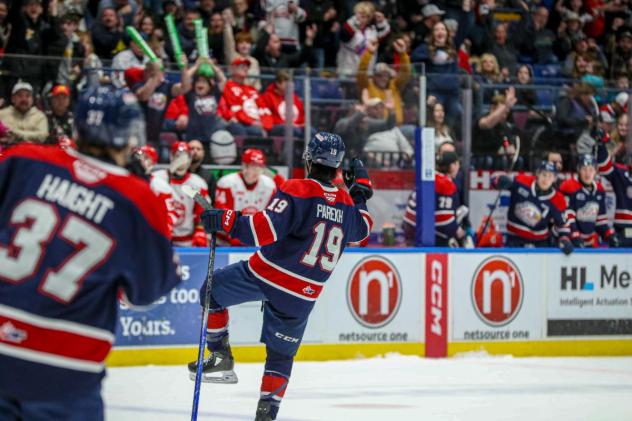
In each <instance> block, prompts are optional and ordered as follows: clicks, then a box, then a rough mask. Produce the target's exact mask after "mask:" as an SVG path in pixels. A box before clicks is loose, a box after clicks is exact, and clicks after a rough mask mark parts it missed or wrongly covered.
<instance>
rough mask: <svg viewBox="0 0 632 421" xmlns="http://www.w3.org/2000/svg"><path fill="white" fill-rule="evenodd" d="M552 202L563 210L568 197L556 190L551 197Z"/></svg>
mask: <svg viewBox="0 0 632 421" xmlns="http://www.w3.org/2000/svg"><path fill="white" fill-rule="evenodd" d="M551 203H552V204H553V206H555V207H556V208H557V209H558V210H559V211H563V210H565V209H566V199H565V198H564V195H563V194H562V193H560V192H559V191H556V192H555V193H554V194H553V197H552V198H551Z"/></svg>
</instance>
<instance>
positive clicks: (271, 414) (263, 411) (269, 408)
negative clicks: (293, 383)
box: [255, 399, 279, 421]
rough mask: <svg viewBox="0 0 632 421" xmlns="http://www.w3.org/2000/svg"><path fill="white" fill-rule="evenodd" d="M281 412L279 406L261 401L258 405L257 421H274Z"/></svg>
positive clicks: (268, 401) (267, 401)
mask: <svg viewBox="0 0 632 421" xmlns="http://www.w3.org/2000/svg"><path fill="white" fill-rule="evenodd" d="M277 412H279V404H278V403H276V402H274V401H271V400H263V399H260V400H259V403H258V404H257V413H256V414H255V421H272V420H275V419H276V414H277Z"/></svg>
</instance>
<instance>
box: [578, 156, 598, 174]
mask: <svg viewBox="0 0 632 421" xmlns="http://www.w3.org/2000/svg"><path fill="white" fill-rule="evenodd" d="M581 167H595V168H596V167H597V160H596V159H595V157H594V156H593V155H591V154H588V153H585V154H581V155H579V156H578V157H577V171H579V169H580V168H581Z"/></svg>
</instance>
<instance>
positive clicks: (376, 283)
mask: <svg viewBox="0 0 632 421" xmlns="http://www.w3.org/2000/svg"><path fill="white" fill-rule="evenodd" d="M401 301H402V281H401V277H400V276H399V273H398V272H397V270H396V269H395V266H394V265H393V264H392V263H391V262H390V261H388V260H386V259H385V258H383V257H378V256H370V257H367V258H365V259H363V260H362V261H360V263H358V264H357V265H356V267H355V268H354V269H353V271H352V272H351V276H350V278H349V281H348V282H347V303H348V305H349V309H350V310H351V314H352V315H353V317H354V318H355V319H356V320H357V321H358V322H359V323H360V324H361V325H363V326H366V327H368V328H378V327H382V326H385V325H387V324H388V323H389V322H390V321H391V320H393V318H394V317H395V315H396V314H397V311H398V310H399V306H400V304H401Z"/></svg>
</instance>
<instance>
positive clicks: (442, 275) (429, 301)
mask: <svg viewBox="0 0 632 421" xmlns="http://www.w3.org/2000/svg"><path fill="white" fill-rule="evenodd" d="M449 279H450V278H449V274H448V254H447V253H428V254H426V282H425V283H426V357H434V358H440V357H445V356H447V355H448V280H449Z"/></svg>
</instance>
